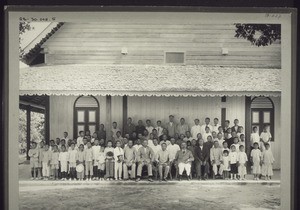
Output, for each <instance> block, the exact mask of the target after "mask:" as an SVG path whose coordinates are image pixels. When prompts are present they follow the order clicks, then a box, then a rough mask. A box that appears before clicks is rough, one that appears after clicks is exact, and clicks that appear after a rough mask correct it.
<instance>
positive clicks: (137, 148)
mask: <svg viewBox="0 0 300 210" xmlns="http://www.w3.org/2000/svg"><path fill="white" fill-rule="evenodd" d="M133 147H134V148H135V149H136V151H139V148H141V147H142V145H141V144H140V145H137V144H135V145H133Z"/></svg>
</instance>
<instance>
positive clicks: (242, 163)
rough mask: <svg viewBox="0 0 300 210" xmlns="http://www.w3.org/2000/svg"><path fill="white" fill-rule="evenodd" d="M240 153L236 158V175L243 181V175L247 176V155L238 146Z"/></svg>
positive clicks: (243, 148) (243, 149)
mask: <svg viewBox="0 0 300 210" xmlns="http://www.w3.org/2000/svg"><path fill="white" fill-rule="evenodd" d="M239 149H240V151H239V153H238V156H237V162H238V164H237V165H238V173H239V177H240V179H241V180H244V179H245V175H246V174H247V169H246V162H247V161H248V158H247V154H246V152H245V147H244V146H243V145H240V147H239Z"/></svg>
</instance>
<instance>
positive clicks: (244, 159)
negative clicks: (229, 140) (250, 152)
mask: <svg viewBox="0 0 300 210" xmlns="http://www.w3.org/2000/svg"><path fill="white" fill-rule="evenodd" d="M237 161H239V163H242V164H244V163H246V162H247V161H248V158H247V155H246V152H239V153H238V155H237Z"/></svg>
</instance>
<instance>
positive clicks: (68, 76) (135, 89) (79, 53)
mask: <svg viewBox="0 0 300 210" xmlns="http://www.w3.org/2000/svg"><path fill="white" fill-rule="evenodd" d="M49 14H50V15H49ZM80 16H81V17H80ZM62 17H63V16H62ZM72 17H73V19H71V18H70V17H69V16H68V15H67V18H65V19H64V18H61V17H60V16H59V15H58V16H57V14H53V15H52V14H51V13H47V15H44V16H43V15H41V14H39V15H38V16H35V15H34V14H32V15H31V16H29V15H27V14H25V15H21V13H20V15H19V19H18V21H17V22H16V23H17V24H18V27H19V34H18V38H19V44H18V48H19V49H18V50H19V51H18V52H19V55H18V59H19V65H18V66H19V68H18V75H19V77H18V78H17V79H16V82H19V86H18V89H19V92H18V93H19V96H18V97H19V103H18V108H19V110H18V113H17V116H18V136H17V135H16V134H15V135H16V137H17V139H18V141H17V139H15V140H14V142H10V143H13V144H15V146H14V148H18V152H17V153H18V160H17V162H18V163H17V165H18V169H17V174H18V179H19V180H18V185H19V203H18V206H19V209H73V208H75V209H122V210H123V209H241V210H247V209H282V208H281V199H282V197H281V196H282V194H283V193H282V187H283V185H282V179H283V176H286V174H288V171H287V170H285V171H284V172H283V170H282V169H283V168H284V167H287V166H284V165H285V163H286V162H284V161H282V159H284V158H285V157H286V156H287V155H288V154H285V153H282V151H286V150H288V149H289V148H290V144H291V143H290V142H291V137H290V131H286V130H284V129H286V128H287V126H288V125H290V123H282V121H283V116H285V117H288V116H290V115H289V114H288V113H289V111H290V110H288V109H285V110H286V113H287V115H285V114H284V111H283V109H282V106H283V98H284V97H285V96H283V94H287V93H288V92H284V91H283V87H284V85H282V84H283V82H282V81H283V78H284V77H285V75H286V76H288V75H289V74H290V73H284V72H291V67H290V64H287V62H289V60H288V59H283V58H285V54H286V52H285V51H288V50H289V49H290V47H291V46H288V44H289V43H290V40H289V39H290V38H289V37H288V35H289V34H290V33H291V31H290V30H291V28H290V26H286V24H283V22H282V21H283V20H282V19H284V18H285V14H280V13H278V14H276V13H258V14H256V13H248V14H243V13H232V14H229V13H228V14H225V13H224V14H222V13H207V12H206V13H205V12H172V11H169V12H155V11H152V12H151V11H150V12H149V11H148V12H146V13H145V12H137V11H135V12H132V11H131V12H98V13H94V14H92V15H90V16H89V15H87V16H84V14H83V13H82V14H81V13H78V14H77V15H76V13H73V16H72ZM95 17H97V18H95ZM258 17H260V19H259V18H258ZM285 19H286V18H285ZM285 22H287V23H288V21H285ZM284 29H285V30H284ZM288 38H289V39H288ZM287 39H288V41H284V40H287ZM17 41H18V40H16V42H17ZM287 79H291V78H287ZM287 79H285V80H287ZM287 81H289V80H287ZM286 87H287V86H286ZM286 87H285V88H286ZM289 91H290V90H289ZM287 95H288V94H287ZM285 99H286V100H285V102H289V101H288V100H289V99H290V98H289V97H288V96H286V98H285ZM285 107H287V105H285ZM285 119H288V118H285ZM283 124H284V125H283ZM14 130H15V131H16V130H17V128H15V129H14ZM287 142H289V143H287ZM282 147H286V148H285V149H286V150H284V149H282ZM16 196H17V195H16Z"/></svg>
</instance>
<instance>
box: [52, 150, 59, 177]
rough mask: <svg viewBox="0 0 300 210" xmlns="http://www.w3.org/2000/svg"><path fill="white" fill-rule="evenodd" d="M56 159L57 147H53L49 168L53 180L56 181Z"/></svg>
mask: <svg viewBox="0 0 300 210" xmlns="http://www.w3.org/2000/svg"><path fill="white" fill-rule="evenodd" d="M58 158H59V152H58V146H57V145H55V146H54V147H53V152H52V155H51V160H50V166H51V170H52V174H53V178H54V179H55V180H57V179H58V169H59V163H58Z"/></svg>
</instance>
